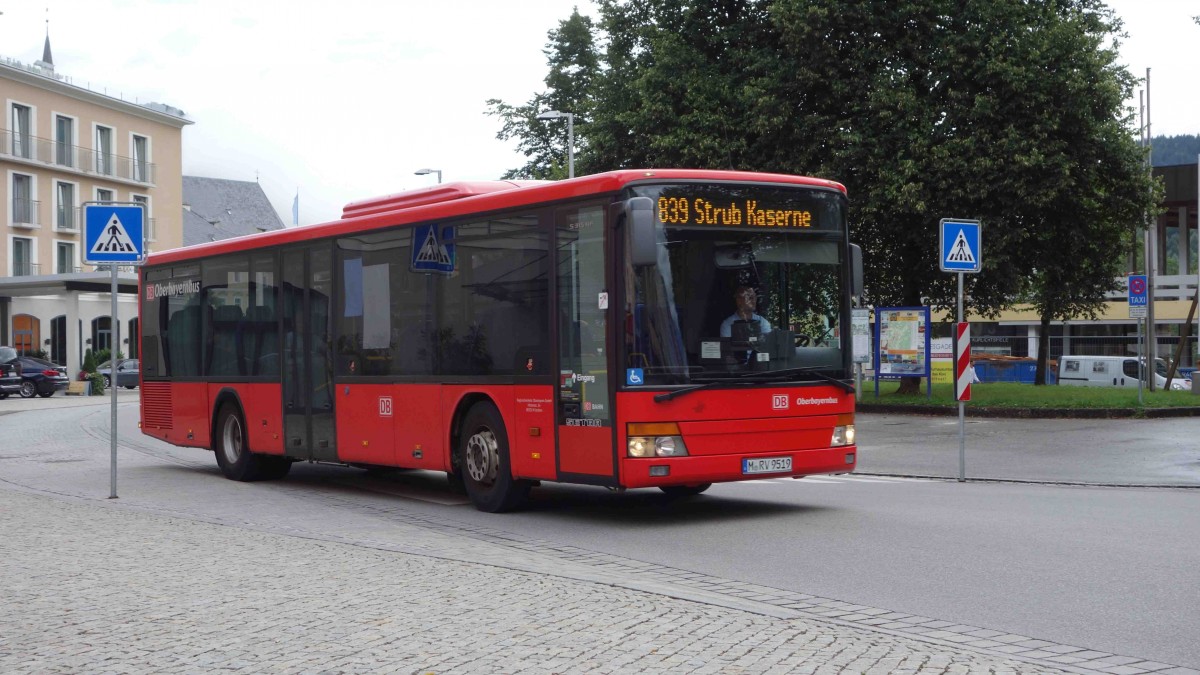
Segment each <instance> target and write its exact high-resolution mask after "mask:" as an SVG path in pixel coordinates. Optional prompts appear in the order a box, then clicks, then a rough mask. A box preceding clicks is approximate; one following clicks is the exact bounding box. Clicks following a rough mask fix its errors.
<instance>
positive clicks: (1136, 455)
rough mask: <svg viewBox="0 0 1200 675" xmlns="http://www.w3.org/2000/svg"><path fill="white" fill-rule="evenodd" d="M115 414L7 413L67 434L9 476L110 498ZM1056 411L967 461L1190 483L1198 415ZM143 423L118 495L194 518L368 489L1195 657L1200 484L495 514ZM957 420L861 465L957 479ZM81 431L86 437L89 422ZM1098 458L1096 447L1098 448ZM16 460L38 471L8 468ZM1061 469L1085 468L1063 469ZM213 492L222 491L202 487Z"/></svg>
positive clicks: (448, 516) (675, 558) (420, 483)
mask: <svg viewBox="0 0 1200 675" xmlns="http://www.w3.org/2000/svg"><path fill="white" fill-rule="evenodd" d="M122 410H123V411H130V412H133V411H135V410H136V408H134V407H132V406H128V405H127V406H123V407H122ZM106 419H107V416H106V414H105V415H101V414H100V413H99V412H97V410H96V409H95V408H92V409H88V408H82V407H81V408H64V409H60V410H54V411H49V410H46V411H34V412H32V413H29V414H28V415H19V416H13V417H5V418H3V420H4V422H3V427H4V430H5V433H6V434H7V436H6V437H8V438H21V439H30V438H37V439H40V440H39V442H42V443H48V444H49V446H50V447H54V446H55V443H57V444H58V447H59V450H58V451H57V454H54V453H52V454H51V455H50V456H48V457H47V458H46V459H45V460H44V462H42V465H41V466H39V465H38V464H20V465H18V464H14V463H8V464H6V465H5V466H6V467H12V468H11V469H8V475H7V476H6V477H5V479H6V480H7V481H12V482H14V483H19V484H21V485H24V486H26V487H29V488H32V489H38V490H42V491H45V492H48V493H60V494H64V495H68V494H72V493H74V492H75V491H78V490H79V489H80V486H81V485H83V482H82V481H88V482H89V484H90V485H91V489H92V491H93V492H97V493H104V494H106V493H107V487H108V483H107V479H108V476H107V472H98V473H96V475H91V476H90V477H88V475H85V473H83V471H84V469H86V468H87V467H88V466H90V464H91V463H90V462H85V461H84V460H82V459H81V457H83V456H87V455H89V454H93V453H106V452H107V442H106V439H105V438H103V437H101V436H98V435H97V433H96V429H97V428H99V425H101V424H102V420H106ZM1043 422H1044V423H1046V424H1044V425H1043V424H1042V423H1043ZM1054 422H1055V421H1054V420H1044V421H1041V420H1039V421H1032V422H1031V421H1028V420H1021V421H1014V420H980V421H978V422H975V423H973V424H972V425H971V426H972V428H973V429H975V430H977V431H975V433H974V435H973V436H972V437H973V438H976V439H977V441H976V443H975V444H974V445H972V444H970V442H969V444H968V462H969V464H968V476H974V475H979V474H982V475H986V474H988V473H991V474H994V475H992V476H990V477H994V478H1014V479H1019V480H1031V479H1033V477H1035V476H1038V475H1043V474H1044V475H1047V476H1049V477H1048V478H1046V480H1051V481H1072V480H1084V479H1086V478H1087V477H1089V476H1090V477H1092V478H1095V479H1097V480H1099V479H1100V478H1102V477H1108V478H1111V477H1112V476H1117V475H1121V476H1125V477H1126V479H1128V477H1129V476H1137V477H1139V479H1140V480H1145V481H1147V482H1149V483H1158V482H1162V479H1163V477H1164V476H1167V475H1173V476H1175V477H1176V478H1177V479H1181V480H1182V479H1189V480H1194V476H1191V475H1189V473H1188V471H1193V472H1194V470H1195V469H1194V464H1193V465H1191V466H1190V467H1189V465H1188V464H1187V463H1186V462H1182V463H1179V462H1178V461H1177V460H1176V463H1175V464H1172V460H1171V459H1170V458H1171V457H1176V458H1177V457H1178V456H1179V453H1184V454H1186V450H1177V449H1175V448H1174V447H1173V446H1174V445H1175V444H1176V443H1180V442H1181V440H1180V439H1181V438H1183V437H1185V436H1187V435H1188V434H1189V433H1192V434H1194V429H1195V427H1194V426H1191V427H1188V426H1187V425H1186V424H1185V425H1181V426H1179V427H1177V426H1175V424H1178V422H1179V421H1178V420H1151V421H1129V420H1121V421H1088V422H1082V421H1072V422H1071V423H1070V425H1054V424H1053V423H1054ZM136 423H137V421H136V413H135V412H134V414H124V413H123V416H122V418H121V433H122V436H123V437H124V438H126V439H128V443H129V447H130V448H131V450H132V451H134V452H136V453H138V460H139V461H138V466H137V467H136V468H135V469H133V470H128V469H127V470H125V472H124V473H123V474H122V477H121V481H122V483H121V484H122V486H123V487H122V494H123V495H125V494H129V495H130V496H131V498H132V497H133V495H136V498H137V499H139V500H141V501H144V502H146V503H159V504H162V505H163V507H164V508H170V509H173V510H174V511H177V512H178V514H179V515H183V516H186V517H194V518H199V519H205V518H212V517H218V516H220V517H229V515H230V514H237V513H239V510H240V509H241V508H242V507H239V504H238V501H239V496H238V495H243V497H241V499H247V500H250V499H253V500H257V501H258V502H259V503H260V504H261V503H262V502H264V501H267V502H269V501H271V500H273V499H276V498H277V499H278V500H279V502H280V507H281V508H282V507H284V505H287V506H286V508H287V509H288V512H289V513H292V514H296V516H297V520H296V522H297V523H298V524H299V523H303V527H305V528H309V529H314V528H315V529H320V530H322V531H324V530H326V529H328V530H329V532H331V533H336V532H337V531H338V528H339V525H338V523H339V522H343V518H341V517H339V512H345V513H347V514H349V513H361V512H362V510H363V509H370V508H375V507H372V506H370V505H371V504H373V503H378V500H379V499H380V496H381V495H386V496H387V503H389V504H390V505H391V506H390V507H389V508H390V509H395V510H396V511H397V512H398V513H400V512H402V513H404V514H411V515H412V516H413V517H417V518H426V519H428V521H429V522H438V523H452V524H455V525H461V526H462V527H463V531H464V532H478V533H482V534H489V535H490V534H496V533H501V534H503V535H504V536H509V535H511V536H512V537H513V538H514V539H516V540H522V539H527V540H535V539H536V540H539V541H548V542H552V543H553V544H561V545H563V546H574V547H578V548H580V549H583V550H586V551H591V552H596V553H599V554H610V555H613V556H620V557H621V558H623V559H629V560H634V561H641V562H644V563H648V564H650V565H651V566H653V565H665V566H670V567H673V568H677V569H683V570H688V571H693V572H697V573H701V574H706V575H712V576H714V577H720V578H723V579H729V580H735V581H744V582H748V583H753V584H759V585H762V586H767V587H771V588H776V589H781V590H784V591H795V592H801V593H806V594H812V595H816V596H820V597H825V598H835V599H838V600H842V601H845V602H849V603H856V604H862V605H867V606H870V607H875V608H884V609H888V610H892V611H895V612H904V613H909V614H917V615H922V616H928V617H935V618H937V619H941V620H945V621H948V622H956V623H961V624H967V625H971V626H979V627H981V628H985V629H990V630H996V631H1003V632H1009V633H1019V634H1023V635H1030V636H1035V637H1036V638H1039V639H1043V640H1049V641H1053V642H1058V643H1062V644H1068V645H1077V646H1081V647H1084V648H1087V649H1092V650H1097V651H1099V652H1106V653H1112V654H1123V655H1133V656H1137V657H1141V658H1146V659H1152V660H1155V661H1159V662H1163V663H1169V664H1176V665H1180V666H1185V667H1190V668H1194V669H1200V641H1197V640H1196V639H1195V636H1196V635H1200V587H1198V586H1197V584H1196V583H1195V580H1196V579H1197V570H1200V508H1197V507H1198V503H1197V500H1200V490H1193V489H1186V488H1150V487H1132V488H1126V487H1120V488H1115V487H1081V486H1066V485H1061V484H1045V485H1030V484H1023V483H1013V482H995V483H993V482H970V481H968V482H966V483H959V482H956V481H953V480H899V479H895V478H883V477H870V476H864V475H859V476H848V477H833V478H812V479H803V480H788V479H768V480H762V481H754V482H749V483H738V484H726V485H718V486H715V487H713V488H712V490H710V491H709V493H707V494H705V495H703V496H701V497H698V498H695V499H692V500H682V501H670V500H667V499H666V498H665V497H664V496H663V495H661V494H660V493H658V492H657V491H652V490H651V491H633V492H627V493H614V492H609V491H606V490H603V489H599V488H589V487H581V486H561V485H553V484H547V485H545V486H543V487H540V488H538V489H536V490H535V491H534V495H533V500H532V501H531V503H530V504H529V506H528V508H527V509H525V510H524V511H521V512H518V513H512V514H505V515H501V516H496V515H489V514H483V513H479V512H476V511H475V510H473V509H472V508H471V507H470V506H468V505H467V504H466V502H465V500H464V499H463V498H462V497H461V496H459V495H456V494H455V493H453V492H451V491H450V490H449V489H448V487H447V485H446V481H445V478H444V476H442V475H440V474H436V473H429V472H407V473H405V472H399V473H392V474H385V475H371V474H368V473H366V472H363V471H359V470H355V469H348V468H342V467H333V466H319V465H300V466H297V467H295V469H294V470H293V472H292V475H291V476H289V477H288V479H286V480H284V481H280V482H278V483H263V484H234V483H230V482H228V481H224V480H223V479H222V478H220V477H219V473H218V472H217V470H216V468H215V463H214V462H213V459H212V455H211V454H208V453H205V452H204V451H201V450H192V449H183V448H174V447H171V446H167V445H165V444H162V443H159V442H157V441H154V440H153V439H150V438H148V437H145V436H142V435H141V434H140V433H139V432H138V431H137V429H136ZM947 423H951V424H957V421H956V420H952V419H950V418H893V417H890V416H875V415H870V416H869V415H863V416H861V417H860V419H859V425H860V433H861V434H863V435H865V436H866V438H865V439H864V440H863V444H862V445H861V446H860V453H861V455H862V457H861V460H860V462H861V463H860V468H861V469H863V470H864V471H872V470H874V471H879V472H884V473H895V474H905V475H912V474H917V473H921V472H920V471H918V470H916V468H914V467H919V466H922V463H925V464H924V465H926V466H932V467H937V468H938V469H939V470H940V471H942V472H943V473H945V474H946V475H953V474H954V473H956V461H957V435H956V434H957V429H956V427H954V426H951V424H947ZM1189 423H1190V421H1189ZM26 424H28V425H29V426H28V427H25V426H23V425H26ZM17 425H22V426H17ZM1073 425H1079V426H1078V427H1075V426H1073ZM80 429H85V430H88V429H90V431H89V433H90V434H91V435H90V436H86V437H85V436H81V435H80V434H79V433H78V432H79V430H80ZM880 429H886V430H887V431H886V432H884V433H888V434H889V436H888V439H889V440H888V442H887V443H877V441H876V438H877V437H878V436H879V435H880V431H879V430H880ZM1131 429H1132V431H1131ZM1188 429H1192V430H1193V431H1191V432H1189V430H1188ZM1078 434H1084V437H1082V438H1080V437H1077V436H1078ZM1149 436H1154V438H1149ZM1192 438H1195V436H1194V435H1192ZM54 439H61V440H58V441H55V440H54ZM1123 439H1124V440H1123ZM1129 439H1146V440H1137V442H1130V441H1129ZM1155 439H1156V440H1155ZM947 444H949V448H950V449H951V450H952V451H953V452H952V453H948V452H947V451H946V448H945V447H943V446H946V445H947ZM1127 445H1133V446H1134V448H1133V449H1128V450H1127V449H1125V447H1126V446H1127ZM13 447H15V446H13ZM123 447H124V446H123ZM972 448H975V451H974V452H972ZM1155 448H1159V450H1158V451H1155ZM123 452H124V450H123ZM0 454H5V453H0ZM947 454H948V455H949V457H944V456H943V455H947ZM972 457H975V458H976V459H975V460H974V463H971V462H972ZM1046 457H1055V458H1056V460H1055V461H1054V462H1046V461H1044V458H1046ZM1089 457H1091V458H1093V459H1094V460H1095V461H1092V462H1087V461H1085V460H1086V459H1087V458H1089ZM985 459H986V461H985ZM18 466H21V467H25V468H23V469H22V471H26V472H27V473H23V474H21V475H17V474H14V473H12V470H13V469H15V468H16V467H18ZM1097 466H1099V467H1101V468H1096V467H1097ZM1064 467H1065V468H1068V469H1073V470H1074V471H1073V472H1072V473H1071V474H1070V475H1066V474H1063V473H1061V472H1060V471H1057V470H1058V469H1062V468H1064ZM972 468H975V469H976V471H972ZM72 472H74V473H72ZM68 476H70V478H69V479H68V478H67V477H68ZM1108 478H1105V479H1104V480H1103V481H1100V482H1108ZM208 481H212V482H213V483H211V484H210V483H209V482H208ZM233 488H236V489H233ZM207 491H212V492H213V493H214V494H215V493H220V494H223V495H224V497H222V498H220V499H214V500H209V499H204V498H202V494H203V493H204V492H207ZM251 495H253V497H251ZM274 495H277V496H278V497H275V496H274ZM297 503H300V504H302V506H301V507H300V508H299V509H297V508H296V504H297ZM259 508H261V506H260V507H259ZM244 517H245V518H247V519H250V520H253V519H258V518H260V517H266V515H265V513H264V514H260V513H255V512H248V513H246V514H245V516H244Z"/></svg>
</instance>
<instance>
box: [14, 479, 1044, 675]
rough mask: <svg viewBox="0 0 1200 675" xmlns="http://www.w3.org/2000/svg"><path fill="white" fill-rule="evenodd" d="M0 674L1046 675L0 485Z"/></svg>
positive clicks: (591, 588)
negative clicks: (773, 674) (1, 549)
mask: <svg viewBox="0 0 1200 675" xmlns="http://www.w3.org/2000/svg"><path fill="white" fill-rule="evenodd" d="M0 533H3V537H4V539H3V540H4V549H5V553H4V555H3V557H2V558H0V578H3V579H4V580H5V581H4V583H3V585H2V586H0V606H3V607H4V608H5V609H4V611H3V613H0V670H2V671H4V672H8V673H13V672H25V673H41V672H88V673H108V672H114V673H119V672H144V673H150V672H172V673H175V672H178V673H187V672H201V671H211V670H222V671H232V672H247V673H250V672H349V673H356V672H364V673H366V672H371V673H374V672H399V673H426V672H428V673H509V672H511V673H566V672H596V673H614V672H648V673H655V672H661V673H683V672H688V673H771V672H777V673H841V672H852V673H1005V672H1007V673H1018V672H1020V673H1033V672H1057V671H1054V670H1053V669H1048V668H1044V667H1040V666H1037V665H1032V664H1029V663H1025V662H1019V661H1014V660H1006V659H1003V658H998V657H996V656H993V655H987V654H981V653H973V652H970V651H965V650H962V649H957V648H952V647H947V646H944V645H938V644H933V643H929V642H923V641H920V640H916V639H912V638H905V637H900V636H896V635H888V634H883V633H872V632H870V631H865V630H863V629H860V628H854V627H849V626H845V625H838V624H836V623H832V622H819V621H802V620H781V619H776V618H773V617H769V616H762V615H757V614H753V613H750V612H745V611H736V610H729V609H725V608H720V607H713V606H708V605H705V604H703V603H698V602H690V601H686V600H680V599H675V598H670V597H666V596H662V595H657V594H654V593H647V592H639V591H633V590H628V589H623V588H615V587H612V586H609V585H605V584H598V583H589V582H584V581H577V580H572V579H564V578H559V577H553V576H547V575H543V574H534V573H529V572H519V571H514V570H510V569H504V568H499V567H492V566H487V565H481V564H476V563H464V562H457V561H452V560H446V559H436V558H429V557H422V556H418V555H412V554H406V553H396V552H390V551H383V550H378V549H374V548H371V547H369V546H362V545H354V544H346V543H334V542H327V541H315V540H311V539H306V538H300V537H294V536H292V537H289V536H283V535H271V534H263V533H260V532H254V531H251V530H247V529H242V528H238V527H224V526H219V525H212V524H208V523H200V522H194V521H188V520H184V519H179V518H171V517H164V516H159V515H153V514H147V513H139V512H136V511H130V510H127V509H123V508H121V507H119V506H117V505H110V504H106V503H102V502H99V503H98V502H91V503H88V502H82V503H81V502H74V501H64V500H62V499H56V498H50V497H45V496H38V495H30V494H21V493H17V492H13V491H10V490H0Z"/></svg>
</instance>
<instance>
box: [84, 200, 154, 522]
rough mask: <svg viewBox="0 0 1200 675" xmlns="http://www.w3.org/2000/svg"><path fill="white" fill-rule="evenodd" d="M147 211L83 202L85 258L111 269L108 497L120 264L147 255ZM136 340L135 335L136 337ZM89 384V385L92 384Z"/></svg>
mask: <svg viewBox="0 0 1200 675" xmlns="http://www.w3.org/2000/svg"><path fill="white" fill-rule="evenodd" d="M145 234H146V229H145V211H144V210H143V207H142V205H141V204H140V203H137V202H84V204H83V261H84V262H86V263H88V264H89V265H103V264H107V265H108V268H109V270H110V271H111V272H112V318H111V322H112V332H111V335H112V345H111V346H110V348H109V381H110V384H109V385H108V389H109V391H110V392H111V394H112V415H111V426H110V428H109V436H110V444H111V448H112V469H111V472H110V473H111V479H110V491H109V495H108V498H109V499H116V498H117V390H118V389H120V387H118V386H117V360H118V359H117V349H118V348H119V347H120V345H121V322H120V321H119V320H118V318H117V267H118V266H120V265H140V264H142V261H143V260H144V259H145V257H146V237H145ZM135 339H136V337H135ZM89 386H90V385H89Z"/></svg>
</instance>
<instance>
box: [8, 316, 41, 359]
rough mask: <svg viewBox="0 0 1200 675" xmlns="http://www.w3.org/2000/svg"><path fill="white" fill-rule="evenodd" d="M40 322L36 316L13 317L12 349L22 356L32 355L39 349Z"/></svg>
mask: <svg viewBox="0 0 1200 675" xmlns="http://www.w3.org/2000/svg"><path fill="white" fill-rule="evenodd" d="M41 341H42V322H41V321H40V320H38V318H37V317H36V316H32V315H29V314H17V315H15V316H13V347H14V348H15V349H16V350H17V351H18V352H21V353H22V354H32V353H33V352H36V351H38V350H39V349H41V347H39V346H38V344H39V343H40V342H41Z"/></svg>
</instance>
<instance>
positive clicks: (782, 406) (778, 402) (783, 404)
mask: <svg viewBox="0 0 1200 675" xmlns="http://www.w3.org/2000/svg"><path fill="white" fill-rule="evenodd" d="M771 407H772V408H774V409H775V410H787V409H788V397H787V394H772V395H771Z"/></svg>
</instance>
